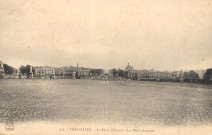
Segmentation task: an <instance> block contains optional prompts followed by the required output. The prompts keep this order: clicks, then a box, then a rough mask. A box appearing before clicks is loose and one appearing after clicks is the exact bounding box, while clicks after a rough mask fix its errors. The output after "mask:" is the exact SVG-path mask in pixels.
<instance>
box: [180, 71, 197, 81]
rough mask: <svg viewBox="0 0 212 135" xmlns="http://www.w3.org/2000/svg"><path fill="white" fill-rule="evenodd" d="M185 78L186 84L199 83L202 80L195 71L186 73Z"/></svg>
mask: <svg viewBox="0 0 212 135" xmlns="http://www.w3.org/2000/svg"><path fill="white" fill-rule="evenodd" d="M183 78H184V82H197V81H198V80H199V79H200V78H199V75H198V74H197V73H196V72H195V71H193V70H190V71H189V72H184V73H183Z"/></svg>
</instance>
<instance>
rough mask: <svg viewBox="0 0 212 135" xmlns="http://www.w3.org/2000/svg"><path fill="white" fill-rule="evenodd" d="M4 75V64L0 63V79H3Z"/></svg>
mask: <svg viewBox="0 0 212 135" xmlns="http://www.w3.org/2000/svg"><path fill="white" fill-rule="evenodd" d="M3 75H4V64H3V62H2V61H0V78H3Z"/></svg>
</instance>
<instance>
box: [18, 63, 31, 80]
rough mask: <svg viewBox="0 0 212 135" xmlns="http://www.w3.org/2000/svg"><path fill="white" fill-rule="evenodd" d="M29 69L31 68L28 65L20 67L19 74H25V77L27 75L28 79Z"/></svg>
mask: <svg viewBox="0 0 212 135" xmlns="http://www.w3.org/2000/svg"><path fill="white" fill-rule="evenodd" d="M30 68H31V66H30V65H26V66H21V67H20V72H21V74H26V75H27V78H29V75H30Z"/></svg>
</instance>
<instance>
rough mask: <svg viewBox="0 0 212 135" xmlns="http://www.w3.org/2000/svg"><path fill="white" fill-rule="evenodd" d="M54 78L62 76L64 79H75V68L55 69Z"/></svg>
mask: <svg viewBox="0 0 212 135" xmlns="http://www.w3.org/2000/svg"><path fill="white" fill-rule="evenodd" d="M55 76H62V77H65V78H76V67H72V66H70V67H60V68H55Z"/></svg>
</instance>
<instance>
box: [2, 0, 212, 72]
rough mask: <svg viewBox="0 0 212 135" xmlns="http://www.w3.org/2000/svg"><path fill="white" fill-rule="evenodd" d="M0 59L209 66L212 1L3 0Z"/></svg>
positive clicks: (141, 66) (17, 62)
mask: <svg viewBox="0 0 212 135" xmlns="http://www.w3.org/2000/svg"><path fill="white" fill-rule="evenodd" d="M0 60H2V61H3V62H4V63H7V64H9V65H12V66H14V67H19V66H20V65H26V64H30V65H34V66H39V65H49V66H57V67H60V66H69V65H73V66H75V65H76V63H77V62H79V64H80V66H84V67H92V68H93V67H97V68H106V69H108V68H113V67H115V68H118V67H119V68H125V66H126V65H127V63H128V62H130V64H131V65H133V66H134V68H135V69H157V70H178V69H181V68H182V69H205V68H209V67H212V0H16V1H14V0H0Z"/></svg>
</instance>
